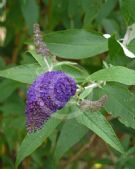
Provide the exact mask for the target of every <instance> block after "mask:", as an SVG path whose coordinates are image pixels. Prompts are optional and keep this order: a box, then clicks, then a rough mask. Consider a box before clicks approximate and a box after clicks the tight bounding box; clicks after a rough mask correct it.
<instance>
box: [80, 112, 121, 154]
mask: <svg viewBox="0 0 135 169" xmlns="http://www.w3.org/2000/svg"><path fill="white" fill-rule="evenodd" d="M77 121H78V122H79V123H81V124H83V125H85V126H86V127H88V128H89V129H90V130H92V131H93V132H94V133H96V134H97V135H98V136H99V137H101V138H102V139H103V140H104V141H105V142H106V143H108V144H109V145H110V146H111V147H113V148H114V149H116V150H117V151H119V152H121V153H123V152H124V150H123V147H122V145H121V143H120V141H119V139H118V138H117V136H116V134H115V132H114V130H113V128H112V127H111V125H110V123H109V122H108V121H107V120H106V118H105V117H104V116H103V115H102V114H101V113H100V112H87V113H86V112H85V113H84V114H83V115H81V116H78V117H77Z"/></svg>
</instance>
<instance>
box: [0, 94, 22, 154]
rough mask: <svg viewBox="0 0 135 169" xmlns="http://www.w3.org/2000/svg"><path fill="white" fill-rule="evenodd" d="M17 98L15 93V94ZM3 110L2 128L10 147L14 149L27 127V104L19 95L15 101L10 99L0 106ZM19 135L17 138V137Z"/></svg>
mask: <svg viewBox="0 0 135 169" xmlns="http://www.w3.org/2000/svg"><path fill="white" fill-rule="evenodd" d="M13 97H14V98H15V95H14V96H13ZM0 110H1V111H2V112H3V115H2V117H3V120H2V130H3V133H4V137H5V138H6V142H7V143H8V147H9V149H10V150H11V151H13V149H14V147H15V146H16V145H17V144H18V142H19V141H21V139H22V133H23V132H24V128H25V116H24V110H25V105H24V103H23V102H22V100H21V101H20V100H19V99H18V97H17V100H16V101H15V102H13V100H12V102H11V101H8V102H6V103H5V104H4V105H2V106H1V107H0ZM16 136H17V138H16Z"/></svg>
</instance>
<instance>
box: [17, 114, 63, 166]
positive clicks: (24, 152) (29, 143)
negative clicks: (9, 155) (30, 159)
mask: <svg viewBox="0 0 135 169" xmlns="http://www.w3.org/2000/svg"><path fill="white" fill-rule="evenodd" d="M60 122H61V120H60V119H56V118H53V117H52V118H51V119H50V120H49V121H48V122H47V123H46V124H45V126H44V127H43V128H42V129H41V130H39V131H37V132H35V133H32V134H28V135H26V137H25V138H24V140H23V142H22V144H21V146H20V149H19V152H18V154H17V159H16V167H18V165H19V164H20V163H21V161H23V160H24V158H25V157H27V156H29V155H30V154H31V153H32V152H33V151H35V150H36V149H37V148H38V147H39V146H40V145H41V144H42V143H43V142H44V140H45V139H46V138H47V137H48V136H49V135H51V134H52V132H53V131H54V130H55V128H56V127H57V126H58V125H59V124H60Z"/></svg>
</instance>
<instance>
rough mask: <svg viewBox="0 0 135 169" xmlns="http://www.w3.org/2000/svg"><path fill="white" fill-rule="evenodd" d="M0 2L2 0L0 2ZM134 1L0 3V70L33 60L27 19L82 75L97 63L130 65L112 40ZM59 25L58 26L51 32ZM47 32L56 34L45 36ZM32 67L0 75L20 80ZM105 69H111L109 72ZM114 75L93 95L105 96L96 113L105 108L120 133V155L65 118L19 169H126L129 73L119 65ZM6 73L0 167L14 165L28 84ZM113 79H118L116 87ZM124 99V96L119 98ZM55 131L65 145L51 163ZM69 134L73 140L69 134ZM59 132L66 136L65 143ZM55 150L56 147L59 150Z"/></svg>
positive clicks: (1, 90)
mask: <svg viewBox="0 0 135 169" xmlns="http://www.w3.org/2000/svg"><path fill="white" fill-rule="evenodd" d="M2 2H5V1H1V2H0V3H1V4H2ZM134 6H135V1H134V0H14V1H11V0H9V1H7V2H6V3H5V4H4V3H3V6H2V5H1V6H0V70H4V69H8V68H10V67H14V66H16V65H21V64H33V63H36V61H35V59H34V58H33V57H32V56H31V54H28V53H26V51H27V50H28V49H30V48H31V47H32V44H33V42H32V38H33V37H32V35H33V24H34V23H37V22H38V23H39V24H40V26H41V29H42V31H43V32H44V35H45V36H44V38H45V40H46V42H47V44H48V47H49V49H50V50H51V52H52V53H53V54H56V55H57V59H58V60H59V61H66V60H70V61H74V62H77V63H79V64H80V65H81V66H82V67H84V68H85V69H86V70H87V71H88V73H89V74H91V73H93V72H96V71H97V70H100V69H102V68H103V67H104V66H105V64H108V65H109V64H112V65H115V66H124V67H127V68H130V69H135V60H134V59H129V58H128V57H127V56H125V53H124V52H123V49H122V47H121V46H120V45H119V44H118V42H117V41H116V39H123V37H124V36H125V33H126V31H127V29H128V26H129V25H132V24H134V22H135V12H134ZM69 29H70V30H69ZM81 29H84V31H83V30H81ZM60 30H64V31H63V32H60V33H59V32H57V31H60ZM66 30H67V31H66ZM86 31H87V32H86ZM134 31H135V30H134V27H133V30H132V34H131V35H128V40H126V42H127V41H129V42H128V44H127V47H128V48H129V49H130V50H131V51H132V52H135V40H134V38H135V34H134ZM50 32H56V33H54V34H53V33H52V34H48V33H50ZM89 32H91V33H92V34H91V33H90V34H89ZM105 33H108V34H111V35H112V37H111V38H110V39H109V40H108V41H107V40H105V39H103V38H101V37H100V38H99V37H97V36H96V35H101V36H102V34H105ZM93 34H94V35H95V36H94V35H93ZM103 62H104V65H103ZM62 69H63V70H64V71H67V72H68V73H70V72H72V73H74V76H75V75H76V76H77V77H78V79H83V80H84V79H85V76H86V74H85V73H84V72H83V71H82V72H81V71H80V70H79V72H78V74H76V71H75V72H73V70H74V69H73V70H72V69H71V67H68V66H65V67H63V68H62ZM25 70H26V71H25ZM34 71H35V69H34V68H33V67H30V68H29V67H28V68H27V67H26V69H24V70H23V69H22V71H20V72H18V70H16V72H18V75H17V74H15V76H14V77H12V78H11V77H10V74H8V72H4V73H3V74H2V72H0V76H4V77H6V76H7V77H8V78H9V79H10V78H11V79H16V78H18V77H21V80H22V81H23V82H24V81H26V83H27V82H28V81H29V82H30V81H31V80H34V78H35V74H34ZM113 72H114V70H112V78H113ZM81 73H82V74H81ZM120 73H121V77H120V78H119V79H118V80H117V79H116V80H115V78H114V80H110V81H114V82H108V83H107V85H106V86H105V87H104V88H103V89H102V90H99V89H95V91H94V92H93V93H94V96H93V97H94V98H97V96H99V95H102V94H104V93H107V94H108V95H109V104H107V106H106V111H105V110H104V109H103V110H101V111H102V113H105V116H106V118H107V119H108V120H109V121H110V124H111V125H112V126H113V128H114V130H115V132H116V133H117V136H118V137H119V138H120V141H121V143H122V145H123V147H124V149H125V150H126V154H124V155H122V154H120V153H118V152H117V151H115V150H114V149H112V148H110V147H109V146H108V144H106V143H105V142H104V141H102V140H101V139H100V138H99V137H98V136H96V135H95V134H92V132H87V129H86V128H85V127H84V126H77V125H78V124H77V123H76V125H74V120H73V119H72V120H69V121H67V122H66V123H65V125H64V126H63V123H62V124H60V125H59V126H58V128H57V130H55V131H54V132H53V134H51V135H49V137H48V138H47V139H45V140H43V143H44V144H42V145H41V146H40V147H39V148H38V149H37V150H36V151H34V152H33V153H32V154H31V155H30V156H28V157H27V158H25V159H24V160H23V162H22V163H21V165H20V166H19V168H21V169H40V168H41V169H42V168H45V169H55V168H69V169H70V168H71V169H87V168H88V169H89V168H91V169H100V168H103V169H108V168H109V169H134V168H135V162H134V158H135V156H134V155H135V154H134V153H135V146H134V144H135V138H134V135H135V130H134V129H135V125H134V117H133V116H135V107H134V102H135V96H134V92H135V88H134V85H133V84H134V79H135V78H134V75H133V76H132V77H131V78H130V75H131V72H129V73H128V70H127V69H122V71H121V70H120ZM123 74H124V75H125V76H123ZM133 74H134V72H133ZM11 75H12V74H11ZM95 76H96V75H95ZM100 76H102V74H101V75H99V77H94V75H93V76H92V77H91V78H93V80H101V79H100ZM122 77H123V78H122ZM96 78H97V79H96ZM9 79H3V78H1V79H0V168H1V169H14V166H15V160H16V156H17V152H18V148H19V147H20V144H21V142H22V140H23V138H24V137H25V135H26V129H25V115H24V112H25V95H26V91H27V87H28V85H27V84H25V83H20V82H17V81H12V80H9ZM105 80H106V79H105ZM78 81H79V80H78ZM80 81H81V80H80ZM108 81H109V80H108ZM115 82H120V83H122V82H123V84H124V85H123V84H119V83H115ZM127 85H132V86H127ZM131 92H132V93H131ZM93 93H92V94H93ZM97 93H99V94H98V95H97ZM96 95H97V96H96ZM130 98H131V99H130ZM124 99H128V101H127V102H125V100H124ZM68 111H69V110H68ZM106 112H112V114H113V117H120V119H121V120H120V121H119V120H118V119H117V118H110V115H109V114H106ZM97 118H98V116H97ZM101 126H102V125H101ZM127 126H128V127H127ZM49 130H50V129H49ZM105 130H107V127H106V128H105ZM60 133H61V135H62V136H61V138H62V140H61V144H62V145H67V147H66V148H65V149H66V150H68V151H66V153H65V154H64V156H63V157H62V158H61V160H59V162H58V163H57V164H54V163H53V155H54V154H55V153H56V152H55V148H56V143H57V140H58V136H59V135H60ZM74 133H77V136H78V138H77V137H76V136H75V137H74ZM67 138H72V139H71V140H70V139H69V142H68V144H67ZM70 141H71V143H70ZM75 143H76V144H75ZM31 144H33V142H32V141H31ZM59 144H60V143H59ZM61 144H60V146H61ZM74 144H75V145H74ZM72 145H74V146H72ZM68 146H69V147H68ZM71 147H72V148H71ZM27 148H28V147H25V149H27ZM60 149H61V151H62V150H63V149H64V148H63V147H60ZM61 151H60V150H59V151H58V152H57V153H58V154H57V153H56V156H60V154H59V153H62V152H61ZM64 151H65V150H64ZM62 155H63V154H62Z"/></svg>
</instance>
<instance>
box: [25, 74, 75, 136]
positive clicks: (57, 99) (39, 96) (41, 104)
mask: <svg viewBox="0 0 135 169" xmlns="http://www.w3.org/2000/svg"><path fill="white" fill-rule="evenodd" d="M75 93H76V82H75V80H74V79H73V78H71V77H70V76H68V75H66V74H65V73H64V72H61V71H50V72H46V73H44V74H42V75H40V76H39V77H38V78H37V79H36V80H35V81H34V82H33V84H32V85H31V86H30V88H29V89H28V91H27V102H26V118H27V119H26V125H27V130H28V132H29V133H31V132H34V131H36V130H38V129H40V128H42V126H43V125H44V123H45V122H46V121H47V120H48V118H50V116H51V115H52V114H53V113H54V112H56V111H57V110H60V109H62V108H63V107H64V106H65V105H66V103H67V102H68V101H69V99H70V97H71V96H74V95H75Z"/></svg>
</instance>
